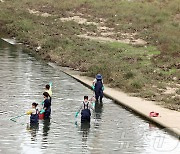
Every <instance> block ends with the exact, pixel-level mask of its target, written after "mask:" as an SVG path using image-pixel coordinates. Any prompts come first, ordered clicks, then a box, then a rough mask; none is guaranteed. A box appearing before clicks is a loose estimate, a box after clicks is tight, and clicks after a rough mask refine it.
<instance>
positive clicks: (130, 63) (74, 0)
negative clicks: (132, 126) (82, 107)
mask: <svg viewBox="0 0 180 154" xmlns="http://www.w3.org/2000/svg"><path fill="white" fill-rule="evenodd" d="M0 4H1V8H0V9H1V13H0V31H4V32H6V33H7V34H8V35H9V36H10V37H16V38H17V39H18V40H19V41H21V42H23V43H24V44H27V45H29V47H30V48H31V49H32V50H33V51H34V50H35V49H36V47H38V46H39V45H40V46H42V49H41V50H40V51H39V52H38V54H39V55H40V56H41V57H42V58H45V59H47V57H50V59H51V60H52V61H56V62H58V63H59V64H61V65H62V66H69V67H72V68H75V69H79V70H80V71H83V72H84V74H85V75H88V76H91V77H94V76H95V74H97V73H101V74H102V75H103V76H104V81H105V83H108V84H109V85H110V86H112V87H118V88H121V89H122V90H124V91H126V92H133V93H134V92H136V93H137V95H139V96H141V97H145V98H149V99H152V98H153V99H156V100H158V101H165V102H167V103H169V104H171V107H170V108H172V106H173V104H174V108H175V107H177V105H178V104H177V98H176V99H174V98H172V99H166V96H165V95H164V94H161V93H160V92H159V91H158V90H157V88H154V87H153V86H152V85H157V87H163V88H164V89H165V87H166V86H167V84H169V83H170V84H171V83H172V82H173V85H174V86H175V85H176V83H178V79H179V78H180V70H179V68H178V64H179V63H180V59H179V57H180V52H179V49H180V39H179V36H180V31H179V29H180V21H179V19H178V18H177V16H178V15H179V14H180V1H179V0H166V1H162V0H152V1H146V0H137V1H124V0H114V1H112V0H98V1H97V0H66V1H64V0H59V1H56V0H39V1H35V0H31V1H28V0H16V1H13V2H12V1H11V0H9V1H5V2H4V3H0ZM28 9H33V10H38V11H40V12H42V13H49V14H51V15H52V16H49V17H46V18H45V17H42V16H37V15H34V14H30V13H29V12H28ZM68 12H74V13H75V14H76V13H77V12H78V13H82V14H83V17H85V18H87V19H88V21H94V22H97V21H98V18H103V19H106V21H105V23H104V24H105V26H108V27H110V28H114V31H115V32H123V33H125V32H130V33H131V32H133V33H134V32H136V33H137V36H136V37H138V38H142V39H144V40H146V41H147V42H148V44H147V45H146V46H134V45H128V44H123V43H118V42H107V43H99V42H97V41H90V40H86V39H83V38H79V37H77V35H79V34H82V33H85V32H96V33H99V32H98V31H97V27H96V26H95V25H85V24H81V25H79V24H78V23H76V22H74V21H68V22H62V21H61V20H60V18H62V17H69V16H70V15H69V13H68ZM89 15H90V16H89ZM175 79H176V80H175ZM158 92H159V95H157V93H158ZM178 93H179V92H178ZM160 96H161V97H162V98H161V97H160ZM163 98H164V99H163ZM173 102H174V103H173Z"/></svg>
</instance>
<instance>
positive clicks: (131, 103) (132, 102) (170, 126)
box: [61, 67, 180, 139]
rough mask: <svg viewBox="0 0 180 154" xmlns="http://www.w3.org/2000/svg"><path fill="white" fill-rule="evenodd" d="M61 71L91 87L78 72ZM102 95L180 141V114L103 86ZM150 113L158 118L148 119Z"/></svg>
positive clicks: (86, 79) (62, 68)
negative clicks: (163, 129) (157, 114)
mask: <svg viewBox="0 0 180 154" xmlns="http://www.w3.org/2000/svg"><path fill="white" fill-rule="evenodd" d="M61 70H62V71H63V72H64V73H66V74H68V75H70V76H71V77H73V78H75V79H76V80H78V81H79V82H81V83H83V84H85V85H86V86H88V87H91V86H92V81H93V78H90V77H86V76H81V75H80V72H78V71H74V70H70V69H69V68H64V67H61ZM104 95H105V96H107V97H109V98H111V99H113V100H115V101H116V102H117V103H119V104H121V105H123V106H125V107H128V108H129V109H131V110H133V111H134V112H136V113H138V114H139V115H141V116H142V117H144V118H146V119H148V120H150V121H152V122H155V123H156V124H158V125H160V126H162V127H164V128H165V129H167V130H168V131H170V132H171V133H173V134H174V135H175V136H177V137H178V138H179V139H180V112H177V111H173V110H169V109H166V108H163V107H161V106H159V105H156V102H152V101H147V100H143V99H142V98H138V97H132V96H129V95H127V94H126V93H124V92H121V91H119V90H116V89H113V88H109V87H108V86H106V85H105V90H104ZM151 111H154V112H158V113H159V116H158V117H150V116H149V113H150V112H151Z"/></svg>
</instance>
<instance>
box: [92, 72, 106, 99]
mask: <svg viewBox="0 0 180 154" xmlns="http://www.w3.org/2000/svg"><path fill="white" fill-rule="evenodd" d="M93 84H94V92H95V98H96V101H98V99H99V97H100V102H102V98H103V90H104V86H103V79H102V75H101V74H97V75H96V79H95V80H94V82H93Z"/></svg>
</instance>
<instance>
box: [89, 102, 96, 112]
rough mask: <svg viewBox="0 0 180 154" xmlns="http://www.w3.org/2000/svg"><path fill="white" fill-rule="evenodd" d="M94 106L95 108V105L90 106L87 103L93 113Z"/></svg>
mask: <svg viewBox="0 0 180 154" xmlns="http://www.w3.org/2000/svg"><path fill="white" fill-rule="evenodd" d="M94 106H95V104H93V105H92V104H91V103H89V108H90V109H91V110H93V111H94Z"/></svg>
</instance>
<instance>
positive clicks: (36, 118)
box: [30, 109, 39, 124]
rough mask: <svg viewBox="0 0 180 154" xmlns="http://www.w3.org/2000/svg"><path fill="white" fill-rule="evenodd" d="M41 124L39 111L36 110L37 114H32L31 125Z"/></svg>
mask: <svg viewBox="0 0 180 154" xmlns="http://www.w3.org/2000/svg"><path fill="white" fill-rule="evenodd" d="M38 122H39V114H38V109H36V114H31V116H30V124H37V123H38Z"/></svg>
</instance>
